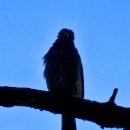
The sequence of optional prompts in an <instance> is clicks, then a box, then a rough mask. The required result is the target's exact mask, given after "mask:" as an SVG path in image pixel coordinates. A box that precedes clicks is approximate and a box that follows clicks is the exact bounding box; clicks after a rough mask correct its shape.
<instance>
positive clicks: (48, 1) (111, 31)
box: [0, 0, 130, 130]
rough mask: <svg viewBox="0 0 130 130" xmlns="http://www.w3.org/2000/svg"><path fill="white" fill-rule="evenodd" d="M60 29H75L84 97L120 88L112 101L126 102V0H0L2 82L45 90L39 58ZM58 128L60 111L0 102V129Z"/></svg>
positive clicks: (81, 125)
mask: <svg viewBox="0 0 130 130" xmlns="http://www.w3.org/2000/svg"><path fill="white" fill-rule="evenodd" d="M62 28H69V29H72V30H73V31H74V33H75V46H76V48H77V49H78V51H79V53H80V56H81V59H82V63H83V68H84V81H85V99H89V100H95V101H98V102H106V101H108V100H109V98H110V96H111V95H112V92H113V89H114V88H118V89H119V92H118V94H117V97H116V100H115V102H116V104H117V105H120V106H124V107H130V0H0V86H3V85H4V86H5V85H6V86H15V87H29V88H34V89H39V90H47V86H46V82H45V79H44V77H43V70H44V67H43V63H42V57H43V56H44V54H45V53H46V52H47V51H48V49H49V48H50V47H51V45H52V44H53V42H54V41H55V40H56V38H57V33H58V32H59V31H60V30H61V29H62ZM77 128H78V129H77V130H101V128H100V126H98V125H96V124H95V123H92V122H89V121H83V120H79V119H77ZM60 129H61V115H58V114H53V113H50V112H47V111H39V110H35V109H31V108H27V107H13V108H4V107H0V130H60ZM107 130H110V129H108V128H107ZM113 130H116V129H113Z"/></svg>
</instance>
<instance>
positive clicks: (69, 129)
mask: <svg viewBox="0 0 130 130" xmlns="http://www.w3.org/2000/svg"><path fill="white" fill-rule="evenodd" d="M62 130H76V120H75V118H74V117H72V116H70V115H62Z"/></svg>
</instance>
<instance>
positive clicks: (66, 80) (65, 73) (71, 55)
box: [43, 28, 84, 130]
mask: <svg viewBox="0 0 130 130" xmlns="http://www.w3.org/2000/svg"><path fill="white" fill-rule="evenodd" d="M43 60H44V64H45V70H44V76H45V78H46V82H47V87H48V90H50V91H52V92H60V91H61V92H63V93H64V94H66V95H71V96H76V97H79V98H83V97H84V77H83V67H82V63H81V58H80V55H79V53H78V51H77V49H76V47H75V45H74V32H73V31H72V30H70V29H66V28H63V29H62V30H61V31H60V32H59V33H58V36H57V39H56V41H55V42H54V43H53V45H52V47H51V48H50V49H49V51H48V52H47V53H46V54H45V56H44V57H43ZM62 130H76V121H75V118H74V117H72V116H70V115H64V114H63V115H62Z"/></svg>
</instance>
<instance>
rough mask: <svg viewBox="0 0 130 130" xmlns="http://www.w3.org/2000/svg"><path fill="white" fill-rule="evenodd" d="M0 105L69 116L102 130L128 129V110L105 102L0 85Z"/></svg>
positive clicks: (129, 115) (129, 124)
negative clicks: (109, 129) (106, 128)
mask: <svg viewBox="0 0 130 130" xmlns="http://www.w3.org/2000/svg"><path fill="white" fill-rule="evenodd" d="M113 95H115V96H116V94H113ZM114 99H115V98H114ZM113 102H114V100H113ZM0 106H4V107H13V106H26V107H31V108H36V109H39V110H47V111H50V112H53V113H56V114H62V113H64V114H70V115H73V116H75V117H76V118H79V119H83V120H88V121H91V122H95V123H96V124H98V125H100V126H101V127H102V128H103V127H109V128H113V127H115V128H130V108H124V107H121V106H117V105H116V104H115V103H110V102H109V101H108V102H105V103H99V102H96V101H90V100H83V99H79V98H75V97H69V96H65V95H64V94H54V93H51V92H46V91H41V90H35V89H30V88H16V87H7V86H1V87H0Z"/></svg>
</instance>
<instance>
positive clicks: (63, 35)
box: [58, 28, 74, 41]
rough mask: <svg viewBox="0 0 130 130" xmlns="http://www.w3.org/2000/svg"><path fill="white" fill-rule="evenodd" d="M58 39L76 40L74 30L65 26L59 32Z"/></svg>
mask: <svg viewBox="0 0 130 130" xmlns="http://www.w3.org/2000/svg"><path fill="white" fill-rule="evenodd" d="M58 39H62V40H67V41H68V40H71V41H73V40H74V32H73V31H72V30H70V29H67V28H63V29H61V30H60V32H59V33H58Z"/></svg>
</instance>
